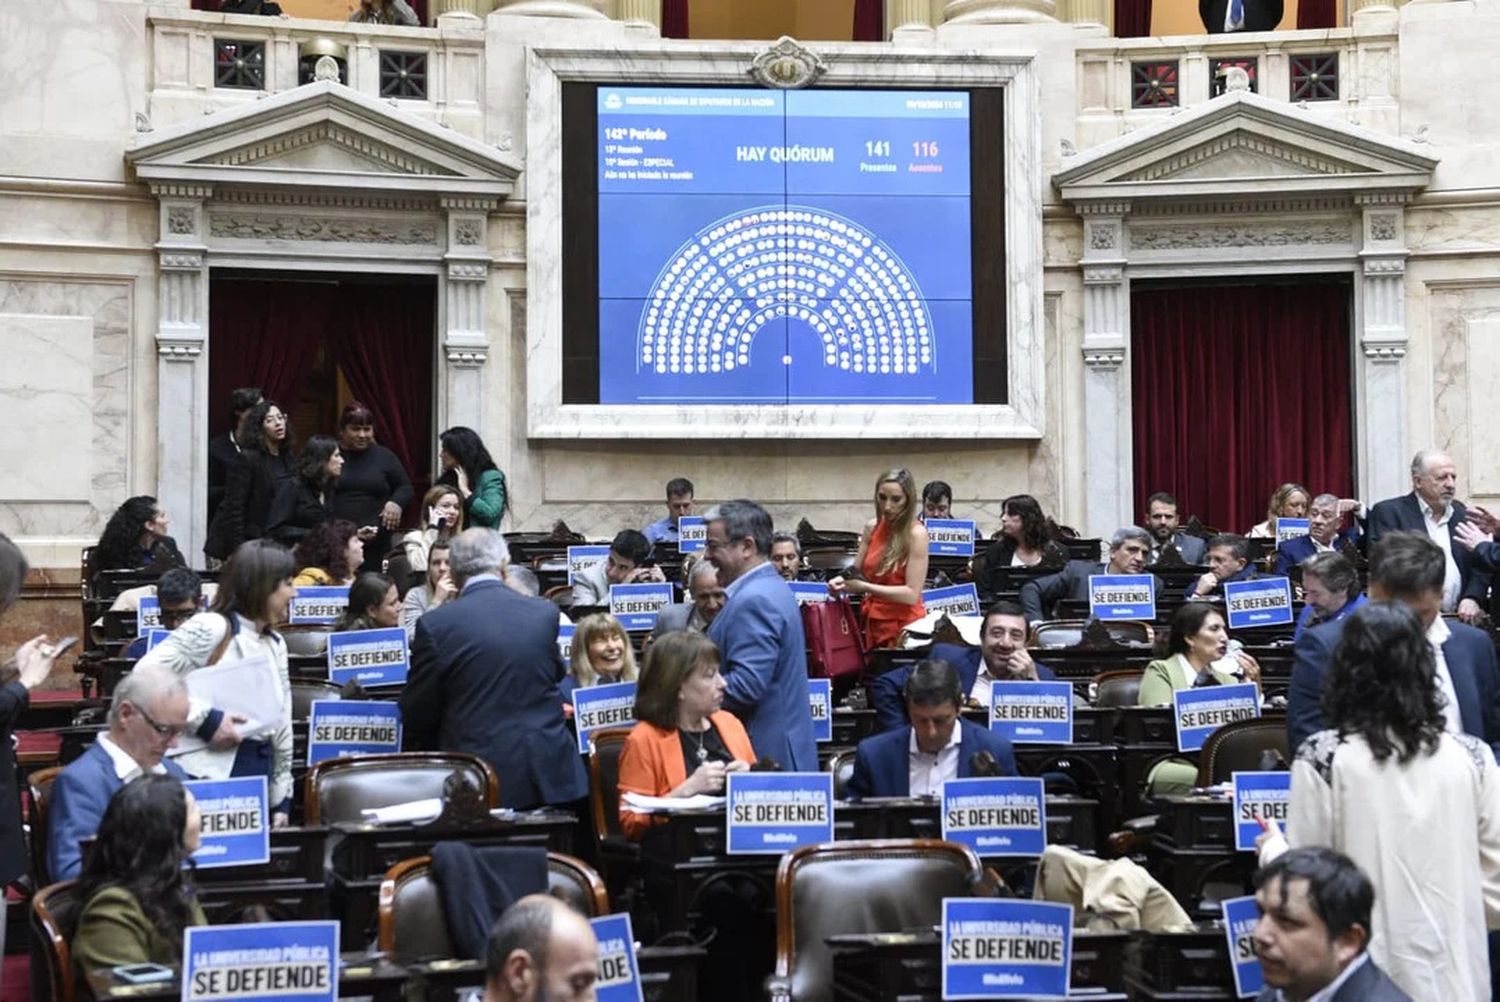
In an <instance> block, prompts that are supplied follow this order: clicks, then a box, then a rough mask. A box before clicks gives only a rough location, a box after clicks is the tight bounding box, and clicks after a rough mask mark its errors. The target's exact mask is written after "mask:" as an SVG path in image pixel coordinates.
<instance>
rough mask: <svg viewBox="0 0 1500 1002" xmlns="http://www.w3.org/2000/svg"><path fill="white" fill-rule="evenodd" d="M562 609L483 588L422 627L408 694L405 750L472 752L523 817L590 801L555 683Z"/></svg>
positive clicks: (487, 584) (498, 585)
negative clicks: (543, 808) (490, 769)
mask: <svg viewBox="0 0 1500 1002" xmlns="http://www.w3.org/2000/svg"><path fill="white" fill-rule="evenodd" d="M558 623H559V619H558V612H557V606H555V605H553V604H552V603H551V602H548V601H546V600H545V599H540V598H528V597H527V596H525V595H522V594H521V593H520V592H517V591H513V590H512V589H510V588H507V587H506V586H505V584H504V583H503V582H501V581H499V580H487V581H480V582H477V583H476V584H474V585H473V586H472V587H470V588H469V589H467V590H466V591H464V593H463V594H462V595H460V596H459V597H458V598H457V599H454V600H453V601H451V602H445V603H443V604H442V605H441V606H439V607H438V608H436V609H433V610H432V611H431V612H429V613H427V614H426V615H424V616H423V617H422V618H421V619H419V620H417V629H416V634H415V636H414V637H413V639H412V645H411V673H410V675H409V676H408V678H407V680H406V688H405V689H403V690H402V692H401V720H402V722H403V729H404V733H405V737H404V738H403V739H402V745H403V747H405V748H406V749H407V750H408V751H412V750H433V749H436V750H442V751H462V752H472V753H473V754H475V755H478V756H480V757H481V758H483V759H484V760H485V761H487V762H489V764H490V765H491V766H493V767H494V769H495V773H496V775H497V776H499V778H500V803H501V805H502V806H504V807H511V808H515V809H517V810H526V809H529V808H533V807H540V806H542V805H543V804H556V805H563V804H570V803H572V802H573V801H575V800H580V799H582V798H583V797H585V796H587V795H588V792H589V783H588V776H587V774H586V773H585V772H584V771H583V760H582V759H581V758H579V755H578V745H577V743H576V742H575V740H574V738H573V733H572V731H571V730H570V729H569V727H568V724H567V721H566V720H565V719H564V718H563V710H562V702H563V700H562V694H561V692H559V690H558V683H559V682H561V681H562V679H563V675H564V671H563V664H562V658H560V657H559V656H558V653H557V627H558Z"/></svg>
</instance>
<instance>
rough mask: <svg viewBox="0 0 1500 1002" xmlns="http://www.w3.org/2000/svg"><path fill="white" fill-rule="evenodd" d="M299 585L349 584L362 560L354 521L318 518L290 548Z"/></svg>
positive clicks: (363, 547) (363, 546)
mask: <svg viewBox="0 0 1500 1002" xmlns="http://www.w3.org/2000/svg"><path fill="white" fill-rule="evenodd" d="M292 556H293V557H294V558H295V562H296V565H297V575H296V579H295V580H294V581H293V584H295V585H296V586H297V587H298V588H303V587H306V586H308V585H341V584H352V583H353V582H354V575H355V572H357V571H358V570H359V565H360V564H362V563H364V560H365V544H364V541H363V540H361V539H360V538H359V530H358V529H356V528H355V527H354V523H353V522H346V521H344V520H343V519H341V518H334V519H329V520H328V521H327V522H319V523H318V524H317V525H315V526H313V527H312V531H311V532H309V533H308V534H307V535H306V536H303V537H302V541H301V542H300V543H298V544H297V549H296V550H295V551H293V553H292Z"/></svg>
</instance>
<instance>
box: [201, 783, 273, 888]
mask: <svg viewBox="0 0 1500 1002" xmlns="http://www.w3.org/2000/svg"><path fill="white" fill-rule="evenodd" d="M182 785H183V786H186V787H187V788H188V792H189V793H191V794H192V795H193V799H195V800H197V801H198V810H199V812H200V813H201V814H202V815H203V828H202V833H203V834H202V837H201V838H202V841H201V844H200V845H199V846H198V851H197V852H195V853H193V862H195V863H197V864H198V865H199V866H200V867H202V868H204V869H208V868H211V867H217V866H244V865H245V864H247V863H269V862H270V861H271V811H270V807H269V805H267V803H266V777H264V776H241V777H240V778H238V779H195V780H189V781H188V782H186V783H184V784H182Z"/></svg>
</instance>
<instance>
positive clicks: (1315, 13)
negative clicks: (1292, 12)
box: [1297, 0, 1338, 28]
mask: <svg viewBox="0 0 1500 1002" xmlns="http://www.w3.org/2000/svg"><path fill="white" fill-rule="evenodd" d="M1337 23H1338V6H1337V3H1336V0H1298V3H1297V27H1298V28H1332V27H1334V25H1335V24H1337Z"/></svg>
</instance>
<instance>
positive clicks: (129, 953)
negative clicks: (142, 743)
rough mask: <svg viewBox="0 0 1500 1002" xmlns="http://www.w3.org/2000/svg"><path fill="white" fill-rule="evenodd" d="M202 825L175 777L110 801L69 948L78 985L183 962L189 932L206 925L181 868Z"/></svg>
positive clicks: (137, 782)
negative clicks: (110, 973)
mask: <svg viewBox="0 0 1500 1002" xmlns="http://www.w3.org/2000/svg"><path fill="white" fill-rule="evenodd" d="M201 825H202V817H201V816H200V815H199V813H198V805H197V803H196V802H194V800H193V796H192V794H190V793H188V791H187V789H186V788H185V787H183V785H182V782H181V781H180V780H178V779H177V778H176V777H174V776H168V775H157V774H156V773H146V774H145V775H142V776H140V777H138V778H136V779H134V780H132V781H131V782H129V783H126V784H125V785H124V786H122V787H121V788H120V789H119V790H117V791H116V792H115V795H114V796H113V797H112V798H110V801H109V806H108V807H107V808H105V810H104V817H103V818H101V819H100V821H99V835H98V837H97V838H96V839H95V841H94V851H93V852H92V853H91V854H90V855H89V860H88V864H87V865H86V866H85V867H84V868H83V873H82V874H81V875H80V876H79V878H78V900H80V901H82V902H83V910H82V911H81V912H80V913H79V915H78V929H77V932H75V933H74V934H73V941H72V943H71V944H70V945H71V949H72V953H73V963H74V966H75V967H76V968H77V970H78V983H80V984H85V985H86V984H87V983H88V982H87V980H86V975H87V974H88V973H89V972H91V971H97V970H99V969H100V968H108V967H116V966H119V965H122V964H176V963H179V962H181V960H182V932H183V930H184V929H186V928H188V927H189V926H197V925H207V924H208V920H207V919H206V918H205V917H204V915H203V908H202V906H201V905H199V904H198V897H197V894H196V891H195V889H194V886H193V878H192V870H191V869H190V868H185V867H184V866H183V864H184V863H185V862H186V861H187V860H188V857H190V856H191V855H192V854H193V851H194V850H196V849H197V848H198V842H199V838H200V834H201V832H200V828H201Z"/></svg>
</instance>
